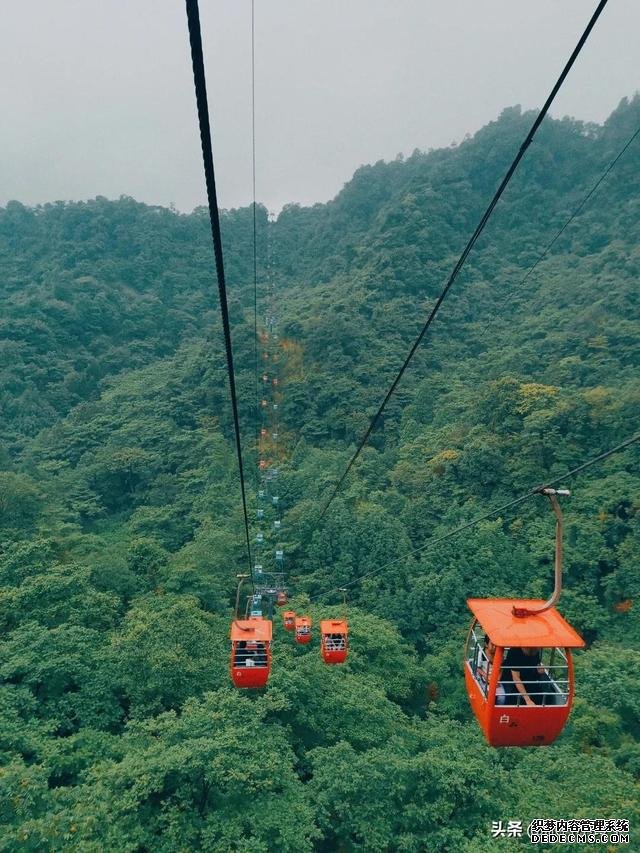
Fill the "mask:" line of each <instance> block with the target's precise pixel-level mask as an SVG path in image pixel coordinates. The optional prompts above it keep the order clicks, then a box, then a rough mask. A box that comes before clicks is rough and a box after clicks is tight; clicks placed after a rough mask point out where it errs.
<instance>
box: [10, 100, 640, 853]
mask: <svg viewBox="0 0 640 853" xmlns="http://www.w3.org/2000/svg"><path fill="white" fill-rule="evenodd" d="M530 123H531V115H530V114H524V115H523V114H521V112H520V110H519V109H518V108H511V109H507V110H505V111H504V112H503V113H502V115H501V116H500V117H499V118H498V119H497V120H496V121H495V122H493V123H491V124H490V125H488V126H487V127H485V128H483V129H482V130H481V131H479V132H478V133H477V134H476V135H475V136H474V137H473V138H470V139H468V140H465V141H464V142H463V143H462V144H460V145H459V146H457V147H452V148H449V149H445V150H439V151H432V152H428V153H423V152H415V153H414V154H413V155H412V156H411V157H410V158H408V159H406V160H397V161H395V162H392V163H382V162H380V163H377V164H375V165H373V166H365V167H362V168H361V169H359V170H358V171H357V172H356V174H355V175H354V177H353V179H352V180H351V181H350V182H349V183H348V184H347V185H346V186H345V187H344V189H343V190H342V192H341V193H340V194H339V195H338V196H337V197H336V199H334V200H333V201H331V202H329V203H328V204H326V205H316V206H314V207H312V208H299V207H297V206H295V205H291V206H288V207H286V208H285V209H284V210H283V211H282V213H281V214H280V216H279V217H278V219H277V221H276V222H275V223H273V224H271V223H268V222H267V215H266V210H264V209H263V208H260V209H259V217H258V224H259V245H258V258H259V287H260V294H261V299H262V298H263V294H264V282H265V276H266V252H265V247H266V244H267V239H268V238H269V240H270V241H271V242H272V243H273V245H274V246H275V252H276V256H275V270H276V278H277V286H278V294H279V302H280V317H281V332H282V336H281V338H282V343H283V347H282V353H283V363H282V371H283V375H282V380H283V381H282V386H283V404H282V407H281V418H282V433H283V435H282V441H281V443H282V447H283V452H284V457H283V459H282V465H281V479H280V482H281V494H282V502H283V509H284V517H283V539H282V543H283V545H284V549H285V553H286V556H287V571H288V572H289V575H290V581H291V588H292V592H293V602H292V604H293V607H294V609H297V610H308V611H309V612H310V613H311V615H312V617H313V619H314V624H317V622H318V620H319V619H320V618H323V616H324V614H326V613H337V612H339V600H338V598H336V597H335V596H332V595H328V596H326V593H328V592H329V591H330V590H332V589H334V588H335V587H338V586H342V585H343V584H349V588H350V609H349V619H350V628H351V639H352V651H351V652H350V656H349V660H348V663H347V664H345V666H344V667H341V668H331V667H326V666H324V665H323V664H322V662H321V661H320V657H319V654H318V648H317V638H316V640H315V642H314V643H313V644H312V645H311V646H309V647H306V648H302V647H295V646H294V645H293V643H292V642H291V641H290V637H288V636H287V635H285V633H284V631H283V630H282V628H281V626H280V625H279V624H278V625H277V626H276V633H275V644H274V666H273V673H272V676H271V679H270V682H269V686H268V688H267V689H266V690H265V691H264V693H263V694H261V695H257V696H250V695H247V694H246V693H238V692H235V691H234V690H233V688H232V687H231V685H230V682H229V674H228V625H229V619H230V615H231V606H232V601H233V596H234V589H235V574H236V572H238V571H240V570H242V568H243V567H244V562H243V559H244V558H243V529H242V517H241V508H240V500H239V487H238V479H237V471H236V463H235V457H234V448H233V443H232V425H231V419H230V411H229V407H228V400H227V386H226V377H225V367H224V357H223V350H222V343H221V333H220V328H219V317H218V311H217V304H216V288H215V281H214V273H213V264H212V253H211V248H210V242H209V241H210V234H209V231H208V224H207V218H206V214H205V212H204V211H202V210H197V211H195V212H194V213H193V214H191V215H183V214H178V213H177V212H175V211H171V210H164V209H161V208H152V207H148V206H145V205H143V204H140V203H138V202H135V201H134V200H132V199H128V198H123V199H120V200H119V201H108V200H106V199H103V198H98V199H95V200H94V201H90V202H86V203H56V204H51V205H45V206H43V207H40V208H35V209H31V208H27V207H24V206H23V205H21V204H19V203H18V202H12V203H10V204H9V205H8V206H7V207H6V208H5V209H3V210H0V295H1V296H2V300H3V306H4V310H3V316H2V319H1V320H0V352H1V353H2V357H1V359H0V375H1V377H2V381H1V383H0V423H1V425H2V431H1V433H0V442H1V443H0V622H1V623H2V632H1V633H0V798H1V802H2V809H1V811H0V814H2V818H1V820H2V824H3V832H2V833H0V835H1V837H0V851H5V850H6V851H14V850H25V849H26V850H33V851H42V850H51V851H53V850H56V851H57V850H78V851H87V853H88V851H98V850H105V849H107V850H115V851H121V850H122V851H136V853H139V852H140V851H152V850H153V851H154V853H155V851H167V853H169V851H175V850H182V849H185V850H199V849H202V850H217V851H221V852H222V851H224V852H225V853H226V851H229V850H252V851H256V850H265V851H271V850H273V851H288V850H291V851H293V850H296V851H299V850H319V851H327V853H328V851H336V850H340V851H350V850H379V851H385V850H403V851H421V850H425V849H428V850H434V851H457V850H461V851H469V853H471V851H480V850H482V851H487V850H493V849H495V850H498V849H502V847H503V846H504V845H503V844H502V843H500V841H492V839H491V833H490V828H491V821H492V820H499V819H502V820H505V821H506V820H509V819H522V820H523V821H526V820H527V819H530V818H534V817H541V816H542V817H550V818H551V817H565V818H580V817H589V818H594V817H603V818H608V817H619V818H628V819H629V820H630V821H631V826H632V830H633V832H634V833H637V826H638V821H639V819H640V810H639V809H638V796H637V793H638V780H639V777H640V745H639V743H638V738H639V735H640V729H639V723H638V721H639V720H640V694H639V692H638V687H637V677H636V673H637V669H638V665H639V664H640V624H639V619H638V606H639V605H638V595H639V593H640V589H639V581H638V573H637V565H638V561H639V559H640V539H639V536H638V534H639V532H640V515H639V509H640V475H639V474H638V458H639V457H638V454H639V450H638V447H637V445H636V446H635V447H634V448H630V449H628V450H627V451H625V452H623V453H621V454H619V455H616V456H614V457H612V458H611V459H609V460H608V461H606V462H605V463H603V464H601V465H599V466H594V467H592V468H590V469H589V470H588V471H587V472H585V473H584V474H583V475H581V476H580V477H579V478H576V479H575V481H573V482H571V483H567V485H569V486H570V487H571V488H572V491H573V495H572V497H571V498H569V499H567V501H566V503H565V504H564V508H565V515H566V541H565V549H566V554H565V566H566V578H565V581H566V589H565V592H564V593H563V597H562V600H561V610H562V612H563V613H564V614H565V615H566V616H567V618H568V619H569V620H570V621H571V622H572V624H573V625H574V626H575V627H576V629H577V630H579V631H580V632H581V633H582V635H583V636H584V637H585V639H586V640H587V643H588V647H587V650H586V651H585V652H583V653H579V654H578V655H577V660H576V671H577V676H576V677H577V695H576V701H575V705H574V710H573V712H572V716H571V718H570V722H569V725H568V726H567V729H566V730H565V733H564V734H563V735H562V737H561V738H560V739H559V741H558V742H557V743H556V744H555V745H553V746H551V747H548V748H546V749H542V750H511V751H509V750H501V751H498V750H491V749H490V748H489V747H487V746H486V745H485V744H484V741H483V739H482V736H481V733H480V732H479V730H478V729H477V727H476V724H475V721H474V720H473V719H472V716H471V712H470V710H469V707H468V704H467V699H466V693H465V688H464V681H463V678H462V675H461V655H462V647H463V643H464V637H465V633H466V628H467V625H468V611H467V609H466V605H465V599H466V597H467V596H469V595H473V596H493V595H507V596H513V595H518V596H529V595H531V596H538V595H541V596H544V595H546V593H547V592H548V590H549V589H550V585H551V582H552V564H553V519H552V516H551V514H550V512H549V510H548V507H547V504H546V502H545V501H543V499H539V500H537V501H536V500H530V501H528V502H526V503H524V504H522V505H521V506H519V507H517V508H515V509H514V510H513V511H512V512H510V513H508V514H505V515H504V516H499V517H496V518H494V519H492V520H488V521H485V522H483V523H482V524H479V525H477V526H475V527H473V528H471V529H470V530H468V531H467V532H465V533H464V535H460V536H458V537H455V538H451V539H448V540H446V541H443V542H440V543H439V544H437V545H435V546H431V547H426V548H424V550H421V551H418V552H416V553H413V554H412V555H411V554H410V552H413V551H414V550H415V549H421V548H423V546H426V545H427V543H428V541H429V540H430V539H433V538H436V537H439V536H442V535H443V534H445V533H447V532H449V531H450V530H452V529H453V528H454V527H456V526H458V525H460V524H462V523H464V522H466V521H469V520H471V519H473V518H475V517H476V516H478V515H481V514H483V513H484V512H487V511H488V510H490V509H493V508H495V507H498V506H500V505H502V504H504V503H506V502H508V501H510V500H512V499H513V498H514V497H516V496H518V495H520V494H521V493H523V492H525V491H527V490H528V489H529V488H531V487H532V486H533V485H535V484H537V483H540V482H543V481H545V480H548V479H550V478H551V477H554V476H559V475H561V474H562V473H563V472H564V471H566V470H568V469H570V468H572V467H575V466H576V465H578V464H580V463H581V462H583V461H585V460H587V459H589V458H591V457H594V456H596V455H598V454H599V453H601V452H603V451H605V450H607V449H608V448H610V447H612V446H614V445H615V444H617V443H618V442H620V441H622V440H624V439H625V438H627V437H628V436H630V435H632V434H633V433H635V432H638V415H639V414H640V383H639V381H638V367H639V366H640V335H639V331H640V329H639V318H638V305H639V298H638V287H637V280H638V275H639V274H640V250H639V249H638V245H637V234H638V233H640V200H639V197H638V193H637V179H636V176H637V174H638V170H639V168H640V142H638V141H637V140H636V142H635V143H634V144H633V145H631V146H630V147H629V149H628V151H626V153H625V155H624V156H623V157H622V158H621V159H620V161H619V162H618V163H617V164H616V167H615V169H614V170H613V171H612V172H611V173H610V175H608V176H607V178H606V179H605V181H604V182H603V184H602V186H600V187H599V189H598V190H597V192H596V193H595V194H594V195H593V197H592V198H591V199H590V200H589V201H588V203H587V204H586V205H585V207H584V209H583V210H582V211H581V212H580V214H579V215H578V216H577V217H576V219H575V220H574V222H572V224H571V225H570V226H569V227H568V228H567V230H566V231H565V232H564V234H563V235H562V236H561V237H560V239H559V240H558V241H557V242H556V243H555V244H554V245H553V247H552V248H551V250H550V252H549V254H548V257H546V258H545V259H544V260H543V261H542V262H541V263H540V265H539V266H538V267H537V268H536V270H535V271H534V272H533V273H532V274H531V275H529V276H528V277H526V278H525V275H526V273H527V270H528V269H529V268H530V266H531V265H532V264H533V263H534V262H535V261H536V259H537V258H538V256H539V254H540V252H541V251H542V250H543V249H544V247H545V246H547V244H548V243H549V241H550V240H551V239H552V237H553V236H554V235H555V234H556V232H557V230H558V228H559V227H560V226H561V225H562V223H563V222H564V221H565V220H566V218H567V217H568V216H569V214H570V213H571V211H572V210H573V209H574V208H575V207H576V205H577V204H578V202H579V201H580V200H581V199H582V198H583V197H584V196H585V195H586V194H587V192H588V191H589V190H590V189H591V187H592V186H593V185H594V183H595V182H596V180H597V179H598V177H599V176H600V175H601V174H602V172H603V171H604V169H605V168H606V167H607V165H608V164H609V163H610V162H611V161H612V160H613V159H614V158H615V157H616V156H617V154H618V153H619V151H620V150H621V148H622V147H623V145H624V144H625V142H626V141H627V140H628V139H629V137H630V136H631V134H632V133H633V132H634V131H635V129H636V128H637V127H638V126H639V125H640V98H639V97H638V96H636V97H635V98H633V99H632V100H630V101H626V100H625V101H623V102H622V103H621V105H620V106H619V107H618V109H617V110H616V111H615V112H614V113H613V114H612V116H611V117H610V118H609V119H608V121H607V122H606V123H605V124H604V125H602V126H593V125H584V124H583V123H581V122H578V121H574V120H571V119H563V120H549V121H547V122H546V123H545V124H544V125H543V128H542V130H541V132H540V135H539V138H537V139H536V143H535V145H534V146H532V148H531V150H530V151H529V152H528V153H527V156H526V158H525V160H524V161H523V164H522V169H521V170H520V171H519V172H518V173H517V175H516V177H515V179H514V181H513V184H512V185H511V186H510V188H509V190H508V193H507V194H506V195H505V198H504V200H503V202H501V203H500V205H499V206H498V208H497V210H496V214H495V217H494V218H493V219H492V220H491V224H490V226H489V227H488V228H487V231H486V232H485V234H484V235H483V237H482V240H481V241H480V243H479V244H478V246H477V248H476V249H475V250H474V252H473V254H472V255H471V257H470V259H469V263H468V265H467V266H466V267H465V271H464V273H463V275H462V276H461V278H460V281H459V282H458V283H457V284H456V285H455V288H454V289H453V290H452V292H451V294H450V297H449V299H448V300H447V302H446V303H445V305H444V306H443V309H442V312H441V315H440V316H439V318H438V320H437V321H436V323H435V324H434V327H433V330H432V333H430V337H429V338H428V340H427V342H426V343H425V344H424V345H423V347H422V348H421V349H420V350H419V351H418V353H417V356H416V358H415V360H414V362H413V364H412V366H411V367H410V369H409V371H408V373H407V375H406V376H405V378H404V380H403V382H402V384H401V386H400V387H399V389H398V393H397V394H396V396H395V397H394V398H393V400H392V402H391V404H390V406H389V408H388V410H387V412H386V414H385V417H384V423H383V425H382V426H381V427H380V428H379V429H378V430H376V432H375V433H374V435H373V436H372V440H371V442H370V445H369V446H368V447H367V449H366V450H365V451H364V453H363V454H362V457H361V459H360V460H359V462H358V463H357V465H356V466H355V470H354V472H353V474H352V476H351V477H350V478H349V480H348V482H347V483H346V485H345V488H344V489H343V490H342V492H341V494H340V496H339V497H338V498H337V499H336V500H335V501H334V502H333V504H332V506H331V509H330V511H329V513H328V515H327V518H326V520H325V522H323V523H322V524H321V525H318V523H317V519H318V515H319V512H320V509H321V507H322V505H323V502H324V500H325V499H326V497H327V496H328V493H329V491H330V487H331V485H332V484H333V482H335V479H336V478H337V476H338V475H339V473H340V472H341V470H342V468H343V466H344V464H345V463H346V461H347V460H348V458H349V455H350V453H351V452H353V449H354V446H355V442H356V440H357V439H358V438H359V436H360V435H361V434H362V432H363V431H364V429H365V428H366V425H367V423H368V419H369V418H370V417H371V415H372V414H373V412H374V411H375V409H376V408H377V405H378V404H379V402H380V400H381V398H382V396H383V394H384V392H385V390H386V388H387V387H388V384H389V382H390V380H391V378H392V377H393V376H394V375H395V372H396V371H397V369H398V367H399V365H400V363H401V362H402V359H403V357H404V355H405V353H406V351H407V349H408V347H409V345H410V343H411V342H412V341H413V339H414V338H415V335H416V334H417V331H418V330H419V328H420V327H421V325H422V323H423V322H424V318H425V316H426V313H427V311H428V309H429V307H430V305H431V304H432V303H433V300H434V299H435V298H436V296H437V294H438V292H439V290H440V288H441V286H442V284H443V281H444V280H445V278H446V276H447V274H448V273H449V272H450V270H451V268H452V266H453V264H454V263H455V260H456V259H457V255H458V254H459V252H460V250H461V249H462V247H463V246H464V243H465V241H466V238H467V237H468V236H469V233H470V232H471V231H472V230H473V228H474V226H475V224H476V221H477V219H478V217H479V215H480V213H481V211H482V209H483V207H484V206H485V205H486V202H487V200H488V198H489V197H490V194H491V193H492V191H493V189H494V188H495V185H496V184H497V182H498V181H499V179H500V177H501V176H502V174H503V172H504V170H505V168H506V166H507V165H508V163H509V162H510V160H511V158H512V156H513V154H514V152H515V150H516V149H517V147H518V145H519V144H520V141H521V139H522V138H523V136H524V134H525V133H526V129H527V128H528V126H529V124H530ZM222 221H223V238H224V243H225V252H226V262H227V270H228V280H229V286H230V290H231V305H230V308H231V314H232V321H233V324H234V327H233V335H234V347H235V354H236V359H237V367H238V388H239V393H240V400H241V415H242V421H243V431H244V435H245V439H246V447H245V454H246V459H247V463H248V466H249V469H250V471H251V472H252V471H253V470H255V447H254V446H252V443H251V436H252V435H253V434H254V433H253V431H254V423H253V409H252V406H253V400H254V376H253V364H254V362H253V359H254V349H253V346H254V345H253V314H252V310H253V282H252V245H251V234H252V216H251V211H250V210H248V209H244V210H235V211H228V212H225V213H224V215H223V217H222ZM267 229H271V233H270V234H268V233H267ZM523 279H524V280H523ZM250 476H251V479H253V474H251V475H250ZM251 512H252V518H253V517H254V515H255V498H254V495H253V494H252V496H251ZM273 544H274V543H273V542H271V545H273ZM405 555H409V556H405ZM387 564H391V565H389V566H388V567H387ZM365 574H370V577H367V578H366V579H364V580H363V581H359V578H360V577H361V576H362V575H365ZM309 600H310V602H311V603H310V604H309ZM559 804H562V805H561V806H560V805H559ZM636 837H637V836H636Z"/></svg>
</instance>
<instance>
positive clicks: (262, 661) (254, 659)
mask: <svg viewBox="0 0 640 853" xmlns="http://www.w3.org/2000/svg"><path fill="white" fill-rule="evenodd" d="M272 627H273V626H272V625H271V622H270V621H269V620H268V619H263V617H262V616H257V617H253V618H251V619H235V620H234V621H233V622H232V623H231V661H230V669H231V680H232V681H233V683H234V684H235V686H236V687H241V688H245V687H247V688H256V687H264V686H265V684H266V683H267V681H268V679H269V672H270V671H271V633H272Z"/></svg>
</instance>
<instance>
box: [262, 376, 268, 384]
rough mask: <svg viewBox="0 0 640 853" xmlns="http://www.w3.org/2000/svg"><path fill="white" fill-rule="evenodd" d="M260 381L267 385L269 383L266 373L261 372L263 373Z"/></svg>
mask: <svg viewBox="0 0 640 853" xmlns="http://www.w3.org/2000/svg"><path fill="white" fill-rule="evenodd" d="M262 382H263V384H264V385H268V384H269V376H268V375H267V374H266V373H263V374H262Z"/></svg>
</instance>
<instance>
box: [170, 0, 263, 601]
mask: <svg viewBox="0 0 640 853" xmlns="http://www.w3.org/2000/svg"><path fill="white" fill-rule="evenodd" d="M186 10H187V23H188V28H189V43H190V47H191V64H192V67H193V82H194V88H195V94H196V103H197V108H198V124H199V128H200V142H201V145H202V161H203V166H204V174H205V182H206V187H207V202H208V205H209V220H210V222H211V236H212V238H213V250H214V256H215V263H216V274H217V278H218V294H219V298H220V313H221V316H222V328H223V332H224V345H225V351H226V357H227V374H228V377H229V392H230V396H231V408H232V411H233V426H234V431H235V439H236V454H237V457H238V470H239V473H240V491H241V494H242V510H243V513H244V531H245V538H246V546H247V559H248V561H249V572H250V577H251V584H252V586H253V560H252V556H251V542H250V539H249V518H248V515H247V498H246V490H245V481H244V467H243V464H242V444H241V440H240V420H239V418H238V401H237V396H236V383H235V372H234V367H233V348H232V346H231V328H230V324H229V307H228V304H227V285H226V279H225V272H224V256H223V251H222V235H221V233H220V215H219V213H218V198H217V193H216V180H215V171H214V166H213V147H212V143H211V127H210V124H209V108H208V104H207V84H206V78H205V73H204V58H203V55H202V34H201V31H200V13H199V10H198V0H186Z"/></svg>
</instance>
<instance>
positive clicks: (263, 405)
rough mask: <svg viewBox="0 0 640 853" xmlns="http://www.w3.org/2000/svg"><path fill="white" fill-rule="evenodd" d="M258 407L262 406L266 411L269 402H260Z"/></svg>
mask: <svg viewBox="0 0 640 853" xmlns="http://www.w3.org/2000/svg"><path fill="white" fill-rule="evenodd" d="M260 405H261V406H262V408H263V409H266V408H267V406H268V405H269V402H268V400H260Z"/></svg>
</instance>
